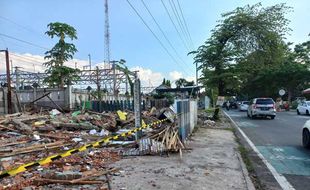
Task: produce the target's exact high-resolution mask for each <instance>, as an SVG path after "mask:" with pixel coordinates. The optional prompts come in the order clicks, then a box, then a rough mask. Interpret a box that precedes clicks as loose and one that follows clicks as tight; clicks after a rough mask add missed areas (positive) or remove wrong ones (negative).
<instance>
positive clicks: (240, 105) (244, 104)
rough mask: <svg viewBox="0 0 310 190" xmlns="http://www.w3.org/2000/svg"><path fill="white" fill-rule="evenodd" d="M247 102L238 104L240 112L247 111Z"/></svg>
mask: <svg viewBox="0 0 310 190" xmlns="http://www.w3.org/2000/svg"><path fill="white" fill-rule="evenodd" d="M249 103H250V102H249V101H242V102H240V104H239V110H240V111H247V110H248V108H249Z"/></svg>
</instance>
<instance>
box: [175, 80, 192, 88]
mask: <svg viewBox="0 0 310 190" xmlns="http://www.w3.org/2000/svg"><path fill="white" fill-rule="evenodd" d="M175 85H176V86H177V88H180V87H182V86H183V87H184V86H194V81H187V80H186V79H184V78H179V79H178V80H176V81H175Z"/></svg>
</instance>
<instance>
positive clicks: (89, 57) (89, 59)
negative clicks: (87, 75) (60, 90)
mask: <svg viewBox="0 0 310 190" xmlns="http://www.w3.org/2000/svg"><path fill="white" fill-rule="evenodd" d="M88 63H89V70H91V56H90V54H88ZM75 65H76V62H75ZM75 67H76V66H75Z"/></svg>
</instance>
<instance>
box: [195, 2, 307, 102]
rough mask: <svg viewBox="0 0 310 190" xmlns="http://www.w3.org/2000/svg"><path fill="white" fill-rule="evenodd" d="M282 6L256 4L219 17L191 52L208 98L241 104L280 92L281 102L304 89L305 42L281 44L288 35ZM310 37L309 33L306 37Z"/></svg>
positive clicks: (305, 82) (286, 8)
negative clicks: (283, 93) (236, 99)
mask: <svg viewBox="0 0 310 190" xmlns="http://www.w3.org/2000/svg"><path fill="white" fill-rule="evenodd" d="M290 11H293V10H292V8H291V7H288V6H286V5H285V4H277V5H274V6H271V7H263V6H262V5H261V4H260V3H259V4H255V5H252V6H250V5H247V6H245V7H238V8H236V9H235V10H233V11H231V12H228V13H224V14H222V19H221V20H220V21H219V24H218V25H217V26H216V27H215V28H214V29H213V30H212V32H211V36H210V38H209V39H207V40H206V41H205V43H204V44H203V45H201V46H200V47H199V48H198V49H197V50H196V51H192V52H190V54H193V55H194V60H195V63H198V64H199V67H198V69H199V70H200V71H201V72H202V75H201V77H200V79H199V80H200V81H201V83H203V84H204V86H206V91H207V93H208V94H215V97H216V96H217V95H220V96H238V97H239V98H240V99H249V98H253V97H260V96H264V97H266V96H269V97H273V98H276V97H277V94H278V91H279V90H280V89H285V90H286V92H287V94H286V97H284V98H286V99H288V100H289V101H291V99H292V97H296V96H300V95H301V91H302V90H303V89H305V88H307V87H309V81H310V71H309V67H310V40H309V37H307V36H305V39H308V41H305V42H303V43H300V44H296V45H294V43H291V42H286V38H285V36H286V35H289V32H290V31H292V29H291V28H289V22H290V21H289V20H288V19H287V18H286V14H287V13H288V12H290ZM309 32H310V31H309Z"/></svg>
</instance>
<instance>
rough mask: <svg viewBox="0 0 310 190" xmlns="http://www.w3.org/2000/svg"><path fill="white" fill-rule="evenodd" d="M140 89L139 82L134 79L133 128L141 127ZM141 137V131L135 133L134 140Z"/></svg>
mask: <svg viewBox="0 0 310 190" xmlns="http://www.w3.org/2000/svg"><path fill="white" fill-rule="evenodd" d="M140 91H141V89H140V80H139V79H138V78H136V79H135V83H134V93H133V96H134V113H135V127H136V128H138V127H141V123H142V122H141V92H140ZM141 136H142V131H138V132H137V133H136V140H138V139H139V138H140V137H141Z"/></svg>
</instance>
